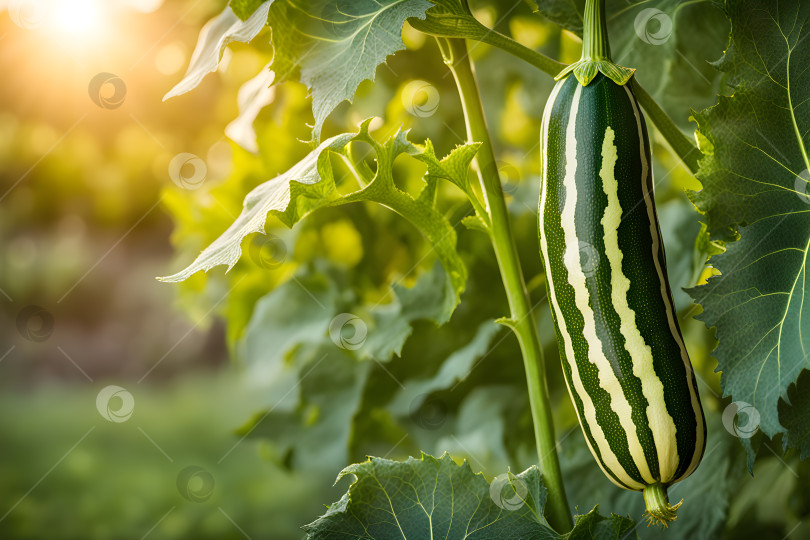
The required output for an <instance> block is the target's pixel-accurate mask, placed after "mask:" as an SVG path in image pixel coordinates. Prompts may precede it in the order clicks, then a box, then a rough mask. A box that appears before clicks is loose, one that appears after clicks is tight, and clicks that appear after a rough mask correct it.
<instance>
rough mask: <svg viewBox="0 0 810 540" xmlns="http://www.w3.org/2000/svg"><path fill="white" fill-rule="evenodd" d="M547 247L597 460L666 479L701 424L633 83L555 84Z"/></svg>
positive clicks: (571, 382)
mask: <svg viewBox="0 0 810 540" xmlns="http://www.w3.org/2000/svg"><path fill="white" fill-rule="evenodd" d="M541 147H542V158H541V159H542V169H543V173H542V176H543V185H542V188H541V195H540V211H539V233H540V251H541V255H542V258H543V264H544V266H545V269H546V275H547V278H548V279H547V287H548V297H549V301H550V304H551V308H552V315H553V318H554V324H555V327H556V331H557V342H558V343H559V348H560V356H561V358H562V366H563V372H564V374H565V380H566V383H567V385H568V391H569V393H570V395H571V400H572V401H573V403H574V406H575V408H576V411H577V415H578V416H579V420H580V425H581V426H582V431H583V432H584V433H585V438H586V440H587V442H588V445H589V447H590V449H591V452H592V453H593V455H594V457H595V458H596V460H597V462H598V463H599V465H600V467H601V468H602V470H603V471H604V473H605V474H606V475H607V477H608V478H610V480H611V481H613V483H615V484H616V485H618V486H620V487H623V488H626V489H630V490H639V491H641V490H644V489H645V487H647V486H661V487H663V489H664V493H665V488H666V486H669V485H671V484H673V483H675V482H678V481H680V480H683V479H684V478H686V477H687V476H689V475H690V474H692V472H693V471H694V470H695V468H696V467H697V466H698V464H699V463H700V460H701V457H702V456H703V451H704V449H705V446H706V423H705V419H704V416H703V409H702V407H701V404H700V397H699V395H698V389H697V383H696V381H695V375H694V372H693V370H692V365H691V363H690V361H689V356H688V354H687V352H686V347H685V346H684V342H683V338H682V336H681V331H680V328H679V326H678V319H677V315H676V313H675V308H674V304H673V301H672V294H671V291H670V288H669V282H668V279H667V271H666V259H665V256H664V245H663V242H662V240H661V233H660V230H659V227H658V218H657V215H656V211H655V201H654V197H653V175H652V159H651V154H650V143H649V139H648V135H647V126H646V123H645V120H644V117H643V116H642V113H641V110H640V108H639V105H638V103H637V101H636V99H635V97H634V96H633V93H632V90H631V89H630V87H629V85H618V84H616V83H615V82H613V81H611V80H610V79H608V78H607V77H605V76H604V75H602V74H598V75H596V77H595V78H594V79H593V81H592V82H590V84H588V85H587V86H582V85H581V84H580V83H579V82H578V81H577V79H576V78H575V77H573V76H569V77H567V78H565V79H563V80H561V81H560V82H559V83H557V85H556V86H555V88H554V90H553V92H552V94H551V96H550V98H549V100H548V104H547V106H546V109H545V113H544V115H543V124H542V135H541Z"/></svg>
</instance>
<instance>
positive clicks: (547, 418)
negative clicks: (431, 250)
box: [437, 38, 573, 533]
mask: <svg viewBox="0 0 810 540" xmlns="http://www.w3.org/2000/svg"><path fill="white" fill-rule="evenodd" d="M437 41H438V43H439V49H440V50H441V53H442V57H443V58H444V62H445V64H447V66H448V67H449V68H450V71H451V73H452V74H453V77H454V78H455V81H456V86H457V88H458V93H459V97H460V98H461V104H462V108H463V110H464V120H465V123H466V125H467V138H468V139H469V141H470V142H479V143H481V147H480V148H479V150H478V152H477V153H476V155H475V161H474V164H475V169H476V173H477V175H478V180H479V183H480V186H481V191H482V192H483V197H484V204H483V205H481V206H482V207H483V209H484V211H485V212H486V213H487V217H488V218H489V220H488V221H489V224H490V225H489V226H488V227H487V232H488V233H489V237H490V241H491V242H492V247H493V249H494V251H495V257H496V258H497V260H498V267H499V269H500V273H501V279H502V281H503V285H504V289H505V290H506V296H507V299H508V301H509V309H510V312H511V313H510V316H509V318H508V319H503V320H500V321H499V322H501V323H502V324H504V325H506V326H508V327H509V328H511V329H512V331H513V332H514V334H515V336H516V337H517V339H518V343H519V344H520V350H521V353H522V355H523V365H524V368H525V371H526V382H527V385H528V391H529V404H530V406H531V411H532V420H533V422H534V436H535V442H536V444H537V453H538V458H539V463H540V470H541V471H542V473H543V480H544V482H545V485H546V488H547V489H548V500H547V504H546V510H545V514H546V518H547V519H548V522H549V524H551V526H552V527H554V528H555V529H556V530H557V531H558V532H560V533H565V532H567V531H569V530H571V528H573V520H572V518H571V511H570V509H569V506H568V500H567V497H566V495H565V485H564V484H563V479H562V471H561V469H560V460H559V457H558V455H557V440H556V438H555V435H554V420H553V417H552V414H551V402H550V399H549V393H548V385H547V382H546V376H545V364H544V359H543V349H542V347H541V345H540V338H539V337H538V335H537V325H536V324H535V321H534V315H533V314H532V308H531V302H530V301H529V295H528V292H527V291H526V282H525V280H524V279H523V270H522V269H521V266H520V261H519V259H518V254H517V248H516V247H515V241H514V238H513V236H512V228H511V225H510V222H509V212H508V210H507V208H506V200H505V199H504V194H503V188H502V187H501V179H500V175H499V173H498V167H497V165H496V161H495V152H494V150H493V148H492V141H491V139H490V136H489V130H488V129H487V123H486V119H485V117H484V110H483V106H482V104H481V96H480V93H479V91H478V83H477V81H476V78H475V74H474V72H473V66H472V63H471V62H470V58H469V54H468V52H467V44H466V42H465V41H464V39H458V38H437Z"/></svg>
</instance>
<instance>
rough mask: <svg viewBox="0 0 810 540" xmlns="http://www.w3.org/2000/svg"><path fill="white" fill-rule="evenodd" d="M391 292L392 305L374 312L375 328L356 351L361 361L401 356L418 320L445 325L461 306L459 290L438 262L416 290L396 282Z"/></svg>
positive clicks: (373, 309)
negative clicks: (450, 281) (454, 287)
mask: <svg viewBox="0 0 810 540" xmlns="http://www.w3.org/2000/svg"><path fill="white" fill-rule="evenodd" d="M392 290H393V292H394V298H395V300H394V301H393V302H391V303H389V304H384V305H381V306H375V307H374V308H372V310H371V316H372V319H373V325H372V327H371V328H370V329H369V333H368V337H367V338H366V340H365V342H364V343H363V344H362V346H360V347H359V348H358V350H357V352H358V354H359V356H360V357H361V358H373V359H375V360H381V361H387V360H390V359H391V357H392V356H393V355H394V354H396V355H397V356H399V355H400V353H401V351H402V345H403V344H404V343H405V340H406V339H408V336H410V335H411V332H412V328H411V327H412V325H413V323H414V322H415V321H417V320H429V321H433V322H435V323H436V324H438V325H442V324H444V323H446V322H447V321H448V320H449V319H450V316H451V315H452V314H453V310H454V309H455V307H456V305H457V304H458V296H457V294H456V291H454V290H453V288H452V287H451V286H450V283H449V281H448V279H447V273H446V272H445V271H444V270H443V269H442V266H441V265H440V264H438V263H436V264H435V265H434V267H433V269H432V270H431V271H429V272H425V273H424V274H422V275H421V276H420V277H419V279H418V280H417V282H416V284H415V285H414V286H413V287H411V288H408V287H403V286H402V285H400V284H398V283H395V284H394V285H393V286H392Z"/></svg>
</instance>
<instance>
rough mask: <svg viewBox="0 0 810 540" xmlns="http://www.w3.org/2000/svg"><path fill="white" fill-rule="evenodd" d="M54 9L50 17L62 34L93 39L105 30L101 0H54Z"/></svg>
mask: <svg viewBox="0 0 810 540" xmlns="http://www.w3.org/2000/svg"><path fill="white" fill-rule="evenodd" d="M52 9H53V11H52V12H51V13H50V17H49V18H50V20H51V22H52V24H53V27H54V30H56V31H58V32H59V33H60V34H63V35H65V36H70V37H71V38H72V39H76V38H79V39H82V40H83V41H93V40H94V38H97V37H99V35H100V34H101V33H102V31H103V28H104V20H103V19H104V17H103V15H104V13H103V6H102V4H101V0H53V6H52Z"/></svg>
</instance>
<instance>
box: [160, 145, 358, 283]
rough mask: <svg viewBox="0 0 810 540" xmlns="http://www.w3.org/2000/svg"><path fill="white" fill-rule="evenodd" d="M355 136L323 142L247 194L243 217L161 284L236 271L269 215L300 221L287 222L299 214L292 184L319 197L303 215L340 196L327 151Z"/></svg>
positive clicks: (338, 147)
mask: <svg viewBox="0 0 810 540" xmlns="http://www.w3.org/2000/svg"><path fill="white" fill-rule="evenodd" d="M354 136H355V134H353V133H344V134H343V135H337V136H335V137H332V138H331V139H327V140H325V141H323V142H322V143H321V144H320V145H319V146H318V147H317V148H316V149H315V150H313V151H311V152H310V153H309V154H308V155H307V156H306V157H305V158H304V159H302V160H301V161H300V162H298V163H297V164H296V165H295V166H294V167H292V168H291V169H289V170H288V171H287V172H285V173H284V174H281V175H279V176H277V177H276V178H273V179H272V180H269V181H267V182H265V183H264V184H262V185H260V186H258V187H257V188H256V189H254V190H253V191H251V192H250V193H248V195H247V196H246V197H245V203H244V208H243V210H242V213H241V214H239V217H238V218H236V221H234V223H233V224H232V225H231V226H230V227H228V229H227V230H226V231H225V232H224V233H223V234H222V235H221V236H220V237H219V238H217V239H216V240H215V241H214V242H213V243H212V244H211V245H210V246H208V247H207V248H205V249H204V250H203V252H202V253H201V254H200V255H199V257H197V259H195V261H194V262H193V263H192V264H191V265H190V266H189V267H188V268H186V269H185V270H182V271H181V272H178V273H177V274H174V275H172V276H168V277H165V278H161V281H169V282H176V281H183V280H185V279H188V278H189V277H190V276H191V275H192V274H195V273H196V272H199V271H200V270H204V271H205V270H209V269H211V268H213V267H215V266H219V265H227V266H228V269H231V268H233V265H234V264H236V261H238V260H239V256H240V255H241V254H242V247H241V245H242V240H244V238H245V237H246V236H247V235H249V234H251V233H257V232H258V233H263V232H264V224H265V221H266V220H267V214H268V213H269V212H274V213H275V214H276V215H277V216H278V217H279V218H281V219H282V220H283V221H285V223H287V225H292V224H293V223H295V221H297V219H293V220H290V219H286V220H285V219H284V218H285V216H286V215H287V214H285V212H287V211H288V210H292V212H290V213H295V210H296V206H293V208H292V209H290V200H291V193H292V187H291V185H290V183H291V182H296V184H297V185H298V186H302V187H303V186H304V185H308V186H312V187H313V188H312V190H310V192H311V193H312V195H313V196H315V197H319V198H315V199H309V198H307V199H306V201H303V200H302V201H301V203H302V204H305V211H304V213H306V212H307V211H311V210H313V209H314V208H316V207H318V206H322V205H324V204H326V203H327V202H328V201H329V200H330V198H331V199H334V198H337V196H338V195H337V193H335V192H334V178H333V173H332V165H331V162H330V161H329V152H327V150H330V149H334V150H342V149H343V148H344V147H345V146H346V144H348V143H349V142H350V141H351V140H352V139H353V138H354ZM322 180H326V182H323V183H321V181H322ZM327 184H329V186H328V188H327V189H324V188H323V186H325V185H327ZM302 191H303V190H302ZM296 203H298V201H296ZM301 217H303V216H301Z"/></svg>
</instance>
